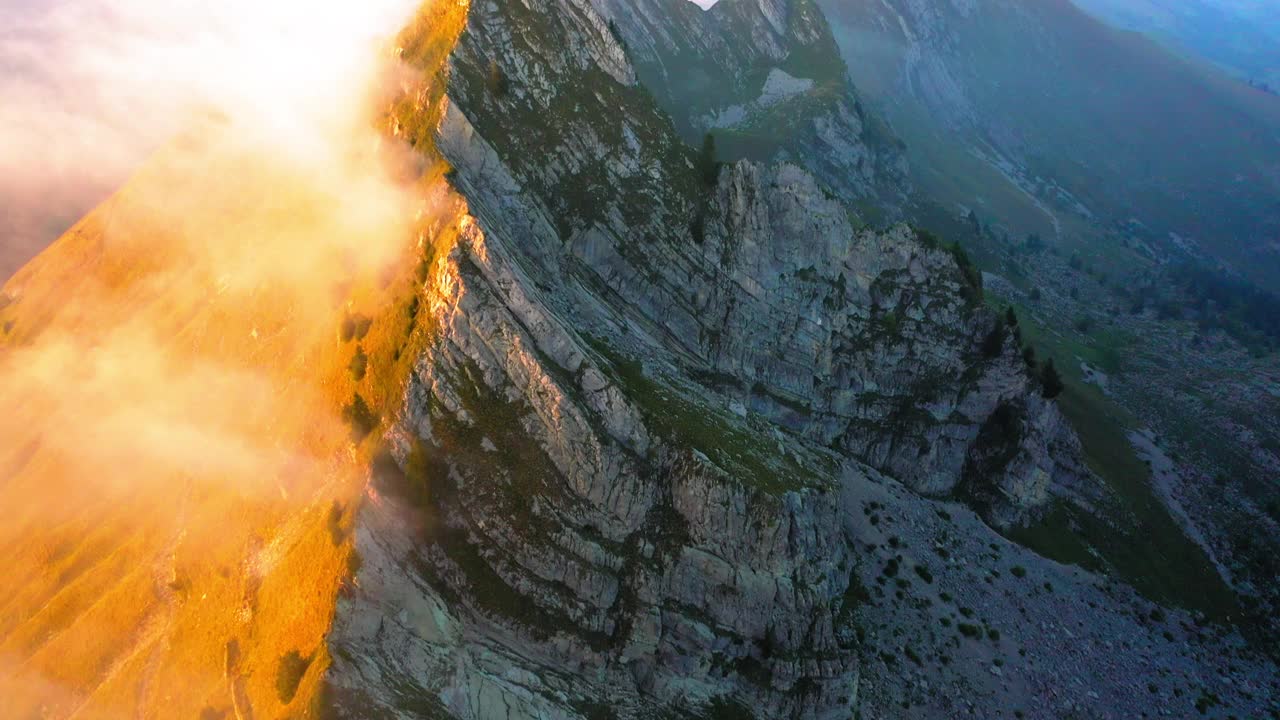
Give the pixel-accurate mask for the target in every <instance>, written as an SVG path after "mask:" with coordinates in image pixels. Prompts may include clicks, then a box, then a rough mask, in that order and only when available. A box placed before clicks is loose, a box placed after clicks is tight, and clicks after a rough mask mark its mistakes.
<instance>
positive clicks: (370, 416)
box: [342, 393, 378, 444]
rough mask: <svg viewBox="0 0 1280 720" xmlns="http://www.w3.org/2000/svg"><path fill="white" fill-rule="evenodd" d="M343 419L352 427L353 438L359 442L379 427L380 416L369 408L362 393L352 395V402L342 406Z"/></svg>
mask: <svg viewBox="0 0 1280 720" xmlns="http://www.w3.org/2000/svg"><path fill="white" fill-rule="evenodd" d="M342 420H343V421H344V422H346V423H347V425H348V427H350V428H351V440H352V441H353V442H355V443H357V444H359V443H361V442H363V441H364V439H365V438H367V437H369V435H370V434H371V433H372V432H373V431H374V430H375V429H376V428H377V427H378V416H377V415H375V414H374V413H373V410H370V409H369V404H368V403H366V402H365V400H364V398H362V397H360V393H356V394H355V395H354V396H352V398H351V402H350V403H349V404H347V405H346V406H344V407H343V408H342Z"/></svg>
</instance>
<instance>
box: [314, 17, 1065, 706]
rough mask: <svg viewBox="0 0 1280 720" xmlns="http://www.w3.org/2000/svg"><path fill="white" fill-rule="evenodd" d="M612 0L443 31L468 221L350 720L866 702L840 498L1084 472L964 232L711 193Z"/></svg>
mask: <svg viewBox="0 0 1280 720" xmlns="http://www.w3.org/2000/svg"><path fill="white" fill-rule="evenodd" d="M642 5H643V3H642ZM740 5H742V6H745V7H750V8H756V5H755V4H752V3H741V4H740ZM786 7H787V5H786V4H783V3H767V4H761V5H759V7H758V8H757V9H758V11H759V15H758V16H757V17H758V19H759V23H758V28H759V30H760V32H762V33H765V34H766V35H767V34H768V33H774V34H775V35H778V36H779V37H781V36H782V33H783V29H785V28H794V27H795V17H796V15H795V14H794V13H792V14H788V12H787V10H786ZM608 9H609V5H608V3H605V2H599V3H591V2H587V0H513V1H512V2H508V3H503V4H497V3H476V4H474V5H473V6H472V7H471V8H470V16H469V18H468V22H467V28H466V30H465V31H464V33H463V35H462V38H461V40H460V41H459V43H458V46H457V47H456V48H455V49H454V51H453V55H452V58H451V61H450V63H451V67H450V73H449V76H448V99H447V100H446V102H445V107H444V109H443V111H442V112H441V113H440V115H439V117H434V118H430V121H432V122H434V123H435V130H434V134H435V137H436V142H437V144H438V147H439V149H440V152H441V153H442V154H443V155H444V156H445V157H446V158H447V159H448V160H449V162H450V163H451V164H452V165H453V167H454V173H453V183H454V185H455V187H456V188H457V190H458V192H459V193H460V194H461V195H462V196H463V197H464V198H465V200H466V203H467V208H468V213H467V214H466V215H465V216H464V217H462V219H461V220H460V223H459V226H458V231H459V232H458V240H457V242H456V244H454V245H452V246H451V247H448V248H444V249H443V251H442V252H440V253H438V254H437V255H436V256H433V257H432V258H431V264H430V273H429V277H428V279H427V282H426V283H425V286H424V297H423V307H425V308H427V309H428V310H429V322H430V324H431V327H432V329H433V340H432V341H431V344H430V347H429V348H428V350H427V351H426V352H425V353H424V354H423V355H422V356H421V357H420V358H419V359H418V361H417V362H416V365H415V368H414V371H413V376H412V378H411V380H410V383H409V387H408V390H407V392H406V396H405V402H404V407H403V411H402V414H401V417H400V418H399V422H398V424H397V426H396V428H395V429H394V430H393V432H392V433H391V434H390V436H389V440H390V446H391V453H390V457H388V458H384V459H383V460H382V461H380V462H379V463H377V464H376V465H375V468H374V475H375V477H374V487H375V489H376V498H375V499H374V500H373V501H372V502H370V503H369V504H368V505H367V506H366V508H365V510H364V511H363V513H362V516H361V523H360V527H359V528H358V530H357V548H358V551H359V553H360V556H361V558H362V561H363V562H362V564H361V570H360V572H359V574H358V586H357V587H355V588H353V589H352V590H351V591H350V592H349V593H348V594H347V595H346V596H345V597H344V598H343V599H342V600H341V601H340V604H339V610H338V616H337V619H336V621H335V628H334V631H333V634H332V635H331V638H330V642H331V645H332V646H333V648H334V651H333V653H332V654H333V657H334V665H333V668H332V670H331V672H330V685H331V689H332V690H333V697H334V700H335V703H336V706H337V708H338V710H339V714H345V715H347V716H351V717H355V716H367V715H368V714H369V713H370V712H372V708H380V709H382V710H383V711H385V713H386V715H387V716H389V717H392V716H407V715H409V714H415V713H416V714H423V713H426V714H431V713H447V714H449V715H453V716H457V717H476V718H480V717H485V718H488V717H610V716H615V715H616V716H627V717H630V716H639V715H642V714H645V713H646V712H650V711H651V709H652V708H653V707H654V706H655V703H656V706H657V707H658V708H665V709H667V710H669V711H672V712H695V711H701V710H703V709H706V708H708V707H710V708H719V709H726V708H731V706H733V705H738V704H740V705H745V706H749V707H751V708H752V710H753V711H754V712H755V713H757V714H758V715H759V716H762V717H784V716H797V717H799V716H803V717H847V716H848V715H849V714H850V712H851V711H852V708H853V707H855V704H856V700H857V694H858V684H859V661H858V659H857V653H858V639H857V637H856V633H855V630H854V627H853V625H852V624H851V622H850V617H851V613H853V612H854V611H855V610H856V607H857V605H858V603H860V602H861V598H862V592H861V591H860V590H859V589H860V587H861V586H860V585H859V583H858V581H857V580H856V579H855V569H856V567H857V565H858V562H859V555H860V550H859V546H858V545H856V544H855V542H854V541H853V535H852V534H851V531H850V528H849V525H848V522H847V519H848V517H849V516H850V515H851V514H852V510H853V509H852V508H851V507H850V506H849V505H848V503H847V502H846V501H844V500H842V499H841V498H842V497H843V496H844V493H843V492H842V491H841V488H842V487H844V486H846V485H847V484H848V483H850V482H868V479H869V478H881V477H882V473H883V474H888V475H892V476H895V477H897V478H899V479H901V480H902V481H903V482H905V483H907V484H908V485H909V486H911V487H913V488H915V489H916V490H917V491H919V492H921V493H927V494H937V495H946V494H950V493H953V492H957V491H959V490H963V492H964V493H966V495H967V496H969V497H972V498H974V499H975V500H978V501H979V502H978V504H979V506H980V507H981V508H982V509H983V511H984V513H985V514H986V516H987V518H988V519H989V520H991V521H992V522H996V523H1001V524H1005V523H1015V522H1018V521H1019V520H1021V519H1022V518H1024V517H1026V516H1027V515H1028V514H1029V513H1034V512H1035V510H1036V508H1038V507H1041V506H1043V505H1044V504H1045V503H1046V502H1047V501H1048V500H1049V499H1050V498H1051V497H1052V496H1053V495H1055V494H1057V493H1062V492H1079V491H1081V490H1082V489H1083V487H1084V486H1085V484H1086V483H1087V479H1086V473H1085V471H1084V470H1083V469H1082V468H1081V466H1080V463H1079V461H1078V459H1077V456H1078V443H1077V442H1076V441H1075V439H1074V436H1073V435H1072V434H1071V432H1070V431H1069V430H1068V429H1066V428H1065V426H1064V425H1063V423H1062V421H1061V418H1060V416H1059V415H1058V413H1057V411H1056V409H1055V408H1054V407H1053V405H1052V404H1050V403H1047V402H1046V401H1044V400H1042V399H1041V398H1040V397H1039V395H1038V388H1037V387H1035V385H1034V383H1033V382H1032V381H1030V380H1029V379H1028V377H1027V374H1026V372H1025V371H1024V370H1023V368H1022V363H1021V360H1020V359H1019V358H1017V357H1016V350H1015V346H1014V344H1013V343H1012V342H1011V341H1008V340H1007V339H1006V334H1007V331H1003V330H1002V331H1000V332H994V329H995V328H996V327H997V326H998V325H999V322H1001V321H999V320H998V319H997V318H996V317H995V316H994V315H992V314H991V313H990V312H988V311H986V310H985V309H983V308H982V306H981V278H980V276H979V275H978V274H977V273H976V272H975V271H974V270H973V269H972V267H971V266H969V265H968V264H967V261H965V260H964V259H963V255H962V254H961V253H958V252H956V251H953V250H949V249H947V248H945V247H942V246H940V245H939V244H938V242H937V241H936V240H933V239H932V238H929V237H927V236H921V235H918V234H917V233H916V232H914V231H912V230H910V229H908V228H905V227H898V228H894V229H892V230H889V231H887V232H874V231H869V230H863V229H860V228H859V225H858V221H857V220H856V216H855V215H854V213H853V212H852V210H851V208H850V206H849V205H847V204H846V203H845V202H842V201H841V200H840V199H839V198H840V197H841V195H839V194H837V193H836V192H833V190H832V189H831V187H830V186H829V185H826V184H824V183H823V182H822V180H820V179H818V178H815V176H814V175H813V174H812V173H810V172H808V171H806V170H805V169H803V168H802V167H801V166H800V165H799V164H797V163H794V162H776V163H773V164H769V165H764V164H757V163H752V162H746V161H744V162H738V163H735V164H732V165H730V166H727V167H724V168H721V169H720V170H719V172H718V173H717V174H716V177H715V179H714V181H711V178H710V177H708V175H709V174H708V173H706V172H704V170H705V169H704V168H699V167H697V166H696V165H697V163H696V161H695V155H694V153H693V151H692V150H690V149H689V148H688V147H687V146H686V145H685V144H684V143H683V142H682V141H681V138H680V136H679V134H678V133H677V131H676V127H675V124H674V123H673V122H672V121H671V119H670V118H669V116H668V115H666V114H665V113H664V112H663V111H662V110H661V109H660V107H659V106H658V104H656V103H655V102H654V100H653V99H652V98H651V96H650V95H649V94H648V93H647V92H646V91H645V90H643V88H642V87H641V81H640V77H641V76H642V73H641V72H639V71H638V70H637V68H636V65H634V64H633V58H634V57H635V56H634V55H633V51H632V50H630V48H634V47H635V46H636V43H634V42H629V43H624V42H622V41H620V38H619V37H618V35H619V33H618V31H617V23H614V24H613V26H612V27H611V23H610V21H609V19H608V16H607V15H606V14H605V11H607V10H608ZM645 12H648V11H643V8H642V9H641V10H638V11H637V13H636V18H644V17H647V18H648V21H647V22H649V23H650V24H651V27H653V28H663V29H665V31H666V32H669V33H674V32H676V30H675V29H674V28H676V27H679V26H678V25H676V24H675V23H674V22H668V23H666V24H663V23H662V21H661V18H660V17H658V16H656V15H653V14H649V15H645V14H644V13H645ZM753 12H754V10H753ZM673 17H678V16H673ZM619 22H621V20H619ZM652 37H654V38H656V37H658V36H657V35H653V36H652ZM788 37H790V38H791V39H792V40H793V41H794V40H795V38H796V37H801V38H803V37H804V36H803V35H800V36H796V35H794V34H793V35H790V36H788ZM654 42H655V43H656V42H657V41H656V40H654ZM708 47H713V46H708ZM762 47H765V48H766V49H767V48H768V47H769V46H768V45H767V44H766V45H763V46H762ZM770 52H771V51H770ZM426 107H427V105H426V104H425V103H424V104H423V105H422V108H423V109H424V111H425V108H426ZM419 121H423V119H422V118H419ZM840 136H841V137H843V138H845V140H844V141H845V142H849V143H853V144H857V143H858V142H859V140H858V139H857V138H858V137H859V136H858V135H856V134H854V135H848V134H846V133H843V132H841V133H840ZM819 177H821V173H819Z"/></svg>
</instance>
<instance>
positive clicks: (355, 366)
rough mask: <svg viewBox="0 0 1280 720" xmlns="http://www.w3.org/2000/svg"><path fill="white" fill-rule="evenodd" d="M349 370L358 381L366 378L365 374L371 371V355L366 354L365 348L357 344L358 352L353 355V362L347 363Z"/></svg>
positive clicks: (353, 378) (352, 377)
mask: <svg viewBox="0 0 1280 720" xmlns="http://www.w3.org/2000/svg"><path fill="white" fill-rule="evenodd" d="M347 370H349V371H350V372H351V379H352V380H355V381H356V382H360V381H361V380H364V376H365V375H366V374H367V373H368V372H369V356H368V355H365V354H364V348H363V347H360V346H359V345H357V346H356V354H355V355H354V356H352V358H351V362H350V363H348V364H347Z"/></svg>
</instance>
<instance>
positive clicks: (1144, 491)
mask: <svg viewBox="0 0 1280 720" xmlns="http://www.w3.org/2000/svg"><path fill="white" fill-rule="evenodd" d="M1019 317H1020V318H1022V323H1021V326H1022V334H1023V338H1024V340H1025V341H1026V342H1027V343H1029V344H1031V345H1032V346H1034V347H1035V348H1036V350H1037V354H1038V355H1039V357H1040V358H1041V359H1043V358H1045V357H1052V358H1053V359H1054V362H1055V365H1057V367H1058V368H1059V370H1060V371H1061V372H1062V375H1063V378H1064V380H1065V381H1066V383H1067V390H1066V392H1064V393H1063V395H1062V396H1061V397H1060V398H1059V400H1058V407H1059V408H1060V409H1061V410H1062V412H1063V414H1064V415H1066V417H1067V419H1068V420H1069V421H1070V422H1071V424H1072V427H1074V428H1075V430H1076V433H1077V434H1078V435H1079V436H1080V441H1081V443H1082V445H1083V447H1084V451H1085V460H1086V462H1087V463H1088V465H1089V467H1090V468H1091V469H1092V470H1093V471H1094V472H1096V473H1097V474H1098V475H1099V476H1100V477H1101V478H1102V479H1103V481H1104V482H1105V483H1106V486H1107V488H1108V489H1109V490H1110V491H1111V494H1112V498H1113V500H1114V502H1111V503H1105V504H1104V505H1103V506H1102V507H1100V508H1098V512H1097V514H1090V513H1086V512H1083V511H1081V510H1079V509H1077V508H1070V507H1067V506H1065V505H1064V506H1060V507H1058V508H1056V509H1055V510H1054V511H1053V512H1052V513H1051V514H1050V515H1049V516H1047V517H1046V518H1045V519H1044V521H1043V522H1041V523H1039V524H1037V525H1034V526H1032V527H1030V528H1027V529H1024V530H1019V531H1016V532H1014V533H1012V535H1013V538H1014V539H1015V540H1018V541H1019V542H1021V543H1023V544H1025V545H1027V546H1028V547H1030V548H1032V549H1034V550H1036V551H1037V552H1040V553H1041V554H1044V555H1046V556H1047V557H1050V558H1053V559H1055V560H1059V561H1061V562H1069V563H1074V564H1079V565H1082V566H1084V567H1089V568H1093V569H1107V568H1109V569H1111V570H1113V571H1114V572H1115V573H1116V574H1117V575H1119V576H1120V577H1121V578H1123V579H1124V580H1126V581H1127V582H1129V583H1130V584H1132V585H1133V586H1134V587H1135V588H1137V589H1138V590H1139V591H1140V592H1142V593H1143V594H1145V595H1147V596H1149V597H1151V598H1152V599H1155V600H1159V601H1162V602H1167V603H1172V604H1175V605H1179V606H1182V607H1186V608H1188V609H1191V610H1199V611H1202V612H1204V613H1205V614H1206V615H1207V616H1208V617H1210V618H1212V619H1216V620H1221V619H1225V618H1226V617H1228V616H1230V615H1231V614H1233V613H1234V612H1235V611H1236V609H1237V607H1236V601H1235V597H1234V595H1233V593H1232V592H1231V590H1230V588H1229V587H1227V585H1226V584H1225V582H1224V581H1223V580H1222V579H1221V578H1220V577H1219V575H1218V573H1217V571H1216V569H1215V568H1214V567H1213V564H1212V563H1211V562H1210V561H1209V559H1208V557H1207V556H1206V555H1205V554H1204V552H1203V551H1202V550H1201V549H1200V548H1199V547H1198V546H1197V545H1196V544H1195V543H1194V542H1192V541H1191V540H1190V539H1189V538H1188V537H1187V536H1186V534H1185V533H1184V532H1183V531H1182V529H1181V528H1180V527H1179V526H1178V524H1177V522H1176V521H1175V520H1174V519H1173V517H1172V516H1171V515H1170V513H1169V511H1168V509H1167V508H1166V507H1165V505H1164V503H1163V502H1162V501H1161V500H1160V498H1159V497H1158V496H1157V495H1156V494H1155V491H1154V489H1153V488H1152V486H1151V473H1150V469H1149V468H1148V467H1147V466H1146V465H1145V464H1144V463H1143V462H1142V461H1140V460H1139V459H1138V457H1137V455H1136V454H1135V452H1134V449H1133V446H1132V445H1130V443H1129V441H1128V439H1127V435H1128V431H1129V430H1131V429H1134V428H1135V426H1136V421H1135V420H1134V418H1132V417H1131V416H1129V415H1128V414H1127V413H1126V412H1125V411H1124V409H1123V408H1121V407H1120V406H1118V405H1117V404H1116V403H1115V402H1114V401H1113V400H1111V399H1110V398H1108V397H1107V396H1106V395H1104V394H1103V393H1102V392H1101V390H1099V389H1098V388H1097V387H1096V386H1094V385H1090V384H1086V383H1085V382H1084V380H1083V378H1082V377H1081V372H1080V360H1084V361H1086V362H1089V363H1090V364H1092V365H1094V366H1103V365H1105V364H1106V362H1107V358H1108V357H1110V355H1111V353H1112V351H1113V350H1114V348H1112V347H1111V346H1110V345H1109V343H1108V341H1107V340H1106V339H1104V340H1103V341H1101V342H1093V343H1089V344H1082V343H1080V342H1078V341H1076V340H1074V339H1072V338H1070V337H1068V336H1067V335H1064V334H1060V333H1055V332H1053V331H1052V330H1049V329H1046V328H1043V327H1040V326H1039V325H1038V324H1036V323H1035V322H1034V321H1033V320H1030V319H1029V318H1030V317H1031V316H1030V314H1029V313H1027V312H1025V311H1021V312H1019Z"/></svg>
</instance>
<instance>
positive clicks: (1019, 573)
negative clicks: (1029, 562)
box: [1009, 565, 1027, 578]
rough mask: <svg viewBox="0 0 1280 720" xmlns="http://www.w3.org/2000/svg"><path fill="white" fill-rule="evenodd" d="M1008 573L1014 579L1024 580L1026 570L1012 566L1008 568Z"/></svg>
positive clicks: (1018, 566)
mask: <svg viewBox="0 0 1280 720" xmlns="http://www.w3.org/2000/svg"><path fill="white" fill-rule="evenodd" d="M1009 572H1010V573H1012V574H1013V576H1014V577H1016V578H1024V577H1026V576H1027V569H1026V568H1024V567H1022V566H1021V565H1014V566H1013V567H1011V568H1009Z"/></svg>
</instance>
